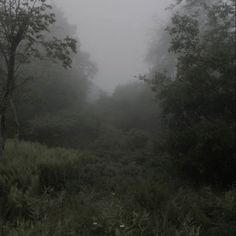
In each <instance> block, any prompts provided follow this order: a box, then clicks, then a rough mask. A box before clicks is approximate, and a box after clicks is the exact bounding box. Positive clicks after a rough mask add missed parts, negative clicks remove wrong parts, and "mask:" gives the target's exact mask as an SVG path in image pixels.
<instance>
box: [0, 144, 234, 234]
mask: <svg viewBox="0 0 236 236" xmlns="http://www.w3.org/2000/svg"><path fill="white" fill-rule="evenodd" d="M113 153H114V152H112V154H113ZM131 153H132V152H131ZM131 153H129V154H126V155H123V154H122V155H118V154H117V153H114V154H115V155H114V154H113V155H110V156H108V155H100V156H98V155H94V154H93V153H89V152H78V151H73V150H65V149H61V148H58V149H48V148H46V147H43V146H41V145H39V144H31V143H21V144H17V143H14V142H9V143H8V145H7V151H6V155H7V159H6V160H4V162H3V163H2V164H1V168H0V193H1V197H0V202H1V205H0V206H1V207H0V212H1V213H0V219H1V224H2V226H1V235H4V236H5V235H7V236H8V235H9V236H11V235H17V236H28V235H40V236H44V235H55V236H56V235H58V236H62V235H65V236H68V235H86V236H90V235H91V236H92V235H94V236H95V235H96V236H97V235H133V236H136V235H137V236H138V235H166V236H167V235H168V236H175V235H176V236H177V235H183V236H185V235H186V236H197V235H208V236H211V235H212V236H215V235H221V236H223V235H225V236H231V235H232V236H233V235H235V232H236V227H235V223H236V222H235V219H236V199H235V190H231V191H226V192H221V193H217V194H216V193H214V192H213V191H212V190H211V189H210V188H206V187H205V188H200V189H198V190H193V189H192V190H191V189H190V188H189V187H183V186H182V187H180V185H179V184H178V183H175V182H173V181H174V180H173V179H172V180H171V178H170V177H168V179H167V178H166V177H164V176H166V175H168V172H167V173H165V172H166V171H167V170H166V168H164V167H165V165H166V164H165V163H163V162H165V161H166V160H161V159H159V160H158V159H157V158H155V159H154V160H152V161H151V159H150V157H149V156H146V158H145V159H143V160H140V159H139V158H138V157H137V155H133V156H132V155H131ZM133 154H134V153H133Z"/></svg>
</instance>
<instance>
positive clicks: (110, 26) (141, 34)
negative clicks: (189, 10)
mask: <svg viewBox="0 0 236 236" xmlns="http://www.w3.org/2000/svg"><path fill="white" fill-rule="evenodd" d="M171 2H172V1H171V0H158V1H157V0H99V1H98V0H67V1H64V0H57V1H56V4H57V5H58V6H59V7H60V8H61V9H63V12H64V14H65V16H66V17H67V18H68V21H69V22H70V23H71V24H73V25H75V26H76V28H77V36H78V37H79V39H80V42H81V49H82V50H84V51H86V52H89V53H90V55H91V59H92V60H93V61H95V62H96V64H97V67H98V73H97V74H96V75H95V78H94V83H95V84H96V85H97V86H98V87H99V88H101V89H102V90H105V91H107V92H112V91H113V90H114V88H115V87H116V86H117V85H119V84H124V83H127V82H131V81H135V80H137V79H135V78H134V76H136V75H139V74H144V73H145V72H147V70H148V65H147V64H146V62H145V56H146V53H147V50H148V45H149V41H150V40H151V38H152V35H153V33H154V29H155V28H156V27H157V24H158V25H162V24H163V22H165V19H166V18H167V15H168V11H167V10H166V8H167V7H168V6H169V5H170V3H171Z"/></svg>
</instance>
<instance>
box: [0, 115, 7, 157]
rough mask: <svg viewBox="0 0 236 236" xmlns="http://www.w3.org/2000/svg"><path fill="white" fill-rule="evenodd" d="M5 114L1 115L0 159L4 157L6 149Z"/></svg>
mask: <svg viewBox="0 0 236 236" xmlns="http://www.w3.org/2000/svg"><path fill="white" fill-rule="evenodd" d="M5 142H6V138H5V114H1V115H0V159H3V157H4V148H5Z"/></svg>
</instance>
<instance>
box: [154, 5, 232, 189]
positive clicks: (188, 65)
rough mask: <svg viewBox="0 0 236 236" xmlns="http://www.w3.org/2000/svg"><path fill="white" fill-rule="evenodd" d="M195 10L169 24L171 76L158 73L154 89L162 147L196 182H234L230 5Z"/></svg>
mask: <svg viewBox="0 0 236 236" xmlns="http://www.w3.org/2000/svg"><path fill="white" fill-rule="evenodd" d="M204 9H205V11H206V12H207V19H204V20H205V21H206V24H205V25H204V27H202V26H201V24H202V22H201V20H202V17H201V15H199V14H194V15H193V16H191V15H178V14H177V15H175V16H174V17H173V18H172V25H171V26H169V27H168V31H169V33H170V35H171V42H170V45H171V46H170V51H171V52H173V53H174V54H175V55H176V57H177V69H176V70H177V71H176V76H175V77H174V78H171V77H168V76H166V75H165V74H160V73H159V74H157V75H156V77H155V78H154V79H153V84H154V89H155V90H156V91H157V94H158V95H157V96H158V98H159V99H160V100H161V106H162V111H163V116H164V121H165V122H164V123H165V124H166V126H167V127H168V129H167V131H166V134H165V135H164V136H165V138H164V139H165V141H166V143H165V147H166V150H167V152H168V153H170V154H171V155H172V156H173V157H174V159H175V160H176V164H177V165H179V167H180V168H181V173H184V174H185V176H187V177H188V178H189V179H192V180H193V181H194V182H195V183H212V184H216V185H218V186H219V185H222V186H227V185H228V184H229V185H230V184H232V183H234V182H235V180H236V176H235V173H234V166H235V164H236V162H235V161H236V159H235V79H234V77H235V74H234V72H235V63H236V62H235V50H234V48H235V40H234V39H235V38H234V37H235V33H234V30H235V25H234V15H235V7H234V5H233V4H231V3H230V2H227V3H223V2H220V3H218V4H213V5H209V6H205V5H204Z"/></svg>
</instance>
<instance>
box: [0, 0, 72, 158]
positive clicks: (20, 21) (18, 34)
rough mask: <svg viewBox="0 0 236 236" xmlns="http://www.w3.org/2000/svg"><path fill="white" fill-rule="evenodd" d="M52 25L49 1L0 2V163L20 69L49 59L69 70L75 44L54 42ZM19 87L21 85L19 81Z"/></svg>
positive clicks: (13, 0)
mask: <svg viewBox="0 0 236 236" xmlns="http://www.w3.org/2000/svg"><path fill="white" fill-rule="evenodd" d="M55 22H56V17H55V14H54V13H53V5H52V3H51V2H50V0H0V73H1V75H0V159H1V158H2V157H3V152H4V146H5V141H6V135H5V130H6V117H7V116H6V114H7V112H8V110H9V109H11V108H13V110H14V102H13V94H14V91H15V89H16V88H17V86H18V85H19V81H20V79H19V78H20V76H19V75H20V73H21V71H22V70H20V69H21V68H22V66H23V65H26V64H27V63H30V62H31V61H32V60H34V59H35V58H36V59H44V58H50V59H52V60H53V61H55V62H56V61H60V62H61V63H62V66H63V67H65V68H67V67H70V65H71V62H72V59H71V54H72V53H75V52H76V40H74V39H72V38H70V37H69V36H67V37H66V38H64V39H58V38H56V37H55V36H54V35H53V34H52V33H51V34H50V35H51V37H49V34H48V33H49V32H51V31H52V30H51V29H52V26H53V24H54V23H55ZM21 83H22V81H21Z"/></svg>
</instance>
